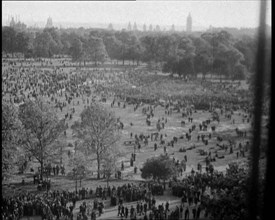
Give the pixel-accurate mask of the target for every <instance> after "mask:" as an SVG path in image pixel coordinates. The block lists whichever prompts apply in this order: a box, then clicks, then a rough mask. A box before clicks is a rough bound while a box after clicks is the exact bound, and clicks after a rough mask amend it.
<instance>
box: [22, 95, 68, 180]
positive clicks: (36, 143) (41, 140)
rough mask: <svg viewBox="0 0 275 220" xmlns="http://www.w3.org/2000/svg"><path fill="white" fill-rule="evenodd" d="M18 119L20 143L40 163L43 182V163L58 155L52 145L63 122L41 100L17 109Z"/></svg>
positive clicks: (63, 125) (56, 149)
mask: <svg viewBox="0 0 275 220" xmlns="http://www.w3.org/2000/svg"><path fill="white" fill-rule="evenodd" d="M19 119H20V121H21V123H22V125H23V128H24V131H23V134H22V137H21V138H22V139H21V143H22V145H23V147H24V149H25V150H26V151H27V152H28V153H29V154H30V155H31V156H33V157H34V158H36V159H37V161H38V162H39V163H40V168H41V178H42V180H43V169H44V163H45V161H47V160H48V159H52V158H53V157H56V156H57V155H58V148H56V147H55V145H54V143H55V142H56V140H57V139H58V138H59V136H60V134H61V133H62V132H63V131H64V129H65V121H64V120H59V119H58V118H57V116H56V114H55V113H54V112H53V111H52V110H51V108H50V107H49V105H47V104H46V103H44V102H43V101H42V100H41V99H37V100H35V101H34V102H33V101H30V100H28V101H26V102H25V103H24V104H23V105H21V106H20V107H19Z"/></svg>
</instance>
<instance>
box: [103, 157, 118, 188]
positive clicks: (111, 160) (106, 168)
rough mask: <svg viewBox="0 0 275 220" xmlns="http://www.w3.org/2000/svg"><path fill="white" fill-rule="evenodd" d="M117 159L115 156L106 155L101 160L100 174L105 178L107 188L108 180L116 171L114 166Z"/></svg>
mask: <svg viewBox="0 0 275 220" xmlns="http://www.w3.org/2000/svg"><path fill="white" fill-rule="evenodd" d="M116 161H117V158H116V156H115V155H111V154H109V155H106V156H105V157H104V159H103V165H102V173H103V175H104V176H105V178H106V182H107V187H109V180H110V178H111V176H112V174H114V173H115V172H116V170H117V166H116Z"/></svg>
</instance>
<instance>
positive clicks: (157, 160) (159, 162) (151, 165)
mask: <svg viewBox="0 0 275 220" xmlns="http://www.w3.org/2000/svg"><path fill="white" fill-rule="evenodd" d="M175 172H176V167H175V164H174V162H173V160H172V159H170V158H169V157H168V156H165V155H160V156H159V157H153V158H150V159H148V160H147V161H146V162H145V163H144V165H143V168H142V169H141V177H142V178H144V179H150V178H152V179H153V180H168V179H169V178H171V177H173V176H174V175H175Z"/></svg>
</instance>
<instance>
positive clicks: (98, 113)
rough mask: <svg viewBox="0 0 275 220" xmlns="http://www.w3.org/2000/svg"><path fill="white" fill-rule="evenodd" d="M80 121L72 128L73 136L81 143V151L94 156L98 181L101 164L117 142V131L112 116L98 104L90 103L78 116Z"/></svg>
mask: <svg viewBox="0 0 275 220" xmlns="http://www.w3.org/2000/svg"><path fill="white" fill-rule="evenodd" d="M80 117H81V121H76V122H75V123H74V125H73V126H72V129H73V133H74V135H75V136H76V137H77V138H78V139H79V140H80V141H81V142H82V146H83V148H84V149H83V150H84V151H85V152H86V153H87V154H88V155H91V154H95V155H96V161H97V178H98V179H100V173H101V163H102V162H103V159H105V156H106V154H107V153H108V152H109V150H110V148H114V147H115V145H116V142H117V141H118V140H119V133H118V132H119V130H118V126H117V123H116V119H115V117H114V115H113V114H111V113H110V112H108V111H107V110H106V109H104V108H103V106H101V105H99V104H98V103H92V104H91V105H90V106H88V107H87V108H86V109H84V110H83V111H82V113H81V115H80Z"/></svg>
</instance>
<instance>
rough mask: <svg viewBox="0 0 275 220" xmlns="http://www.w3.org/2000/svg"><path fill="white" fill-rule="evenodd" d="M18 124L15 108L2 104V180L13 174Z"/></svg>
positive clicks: (17, 149) (18, 131)
mask: <svg viewBox="0 0 275 220" xmlns="http://www.w3.org/2000/svg"><path fill="white" fill-rule="evenodd" d="M20 128H21V127H20V122H19V120H18V112H17V110H16V108H15V107H14V106H13V105H11V104H9V103H6V102H3V103H2V145H1V146H2V178H7V177H9V176H10V175H11V174H12V173H13V172H15V168H16V166H15V165H16V161H17V157H18V156H20V155H19V153H20V148H18V137H19V136H18V134H19V133H20Z"/></svg>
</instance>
